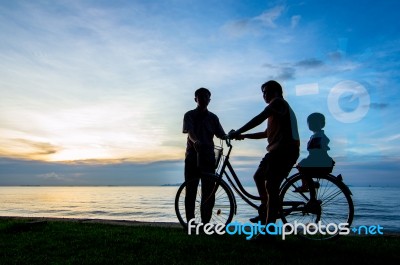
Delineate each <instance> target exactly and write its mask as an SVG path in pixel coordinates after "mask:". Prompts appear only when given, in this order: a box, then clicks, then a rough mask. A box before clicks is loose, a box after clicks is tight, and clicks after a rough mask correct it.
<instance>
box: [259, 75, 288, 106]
mask: <svg viewBox="0 0 400 265" xmlns="http://www.w3.org/2000/svg"><path fill="white" fill-rule="evenodd" d="M261 91H262V92H263V94H264V100H265V102H267V103H270V102H271V100H272V99H274V98H276V97H278V98H283V90H282V87H281V85H280V84H279V83H278V82H276V81H274V80H270V81H268V82H265V83H264V84H263V85H262V86H261Z"/></svg>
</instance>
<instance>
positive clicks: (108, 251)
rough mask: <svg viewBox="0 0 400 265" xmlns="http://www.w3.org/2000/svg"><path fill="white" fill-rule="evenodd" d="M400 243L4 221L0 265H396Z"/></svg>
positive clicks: (386, 238)
mask: <svg viewBox="0 0 400 265" xmlns="http://www.w3.org/2000/svg"><path fill="white" fill-rule="evenodd" d="M399 246H400V237H398V236H375V237H355V236H346V237H342V238H340V239H339V240H337V241H332V242H310V241H304V240H300V239H298V238H296V237H290V238H288V239H287V240H285V241H282V240H278V241H277V242H276V243H274V244H272V245H271V244H268V245H265V244H257V243H253V242H249V241H246V240H245V238H244V237H242V236H229V235H224V236H216V235H215V236H207V235H200V236H188V235H187V233H186V231H184V230H183V229H178V228H167V227H151V226H121V225H110V224H91V223H79V222H67V221H46V222H38V223H29V222H28V220H14V219H0V264H111V263H113V264H178V263H179V264H190V265H194V264H319V265H321V264H385V263H387V264H398V262H399V261H400V253H399Z"/></svg>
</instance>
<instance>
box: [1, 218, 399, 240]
mask: <svg viewBox="0 0 400 265" xmlns="http://www.w3.org/2000/svg"><path fill="white" fill-rule="evenodd" d="M0 220H17V221H18V220H22V221H28V222H31V223H40V222H74V223H81V224H107V225H118V226H150V227H160V228H176V229H178V228H180V229H183V227H182V226H181V224H180V223H177V222H176V223H174V222H145V221H136V220H113V219H96V218H69V217H27V216H0ZM347 236H359V237H375V236H377V237H379V236H382V237H400V232H387V233H384V234H383V235H355V234H349V235H347Z"/></svg>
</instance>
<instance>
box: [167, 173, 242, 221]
mask: <svg viewBox="0 0 400 265" xmlns="http://www.w3.org/2000/svg"><path fill="white" fill-rule="evenodd" d="M204 183H208V185H210V183H211V185H212V192H213V194H214V195H215V202H214V206H213V207H212V206H211V208H212V209H211V218H210V220H209V221H208V223H211V224H213V225H217V224H228V223H230V222H231V221H232V218H233V215H234V213H235V205H236V203H235V198H234V196H233V194H232V191H231V189H230V188H229V186H228V185H227V184H226V183H225V182H224V181H223V180H221V179H218V178H217V177H215V176H214V175H204V176H202V177H201V179H200V180H199V179H193V180H189V181H185V182H184V183H183V184H182V185H181V186H180V187H179V189H178V192H177V193H176V196H175V212H176V216H177V217H178V220H179V222H180V223H181V225H182V226H183V227H184V228H185V229H187V223H188V222H189V221H190V220H187V219H188V218H189V217H188V216H192V214H189V213H187V211H186V205H185V201H186V196H187V190H188V189H189V188H188V187H191V189H192V190H193V186H194V187H195V193H196V195H195V205H194V219H195V221H194V223H195V224H199V223H204V220H202V214H201V211H202V208H203V207H204V205H205V204H207V203H209V200H210V196H209V194H208V195H205V196H207V198H205V197H204V194H207V193H204V186H205V185H204ZM208 218H209V217H208ZM208 218H207V219H208ZM206 222H207V221H206Z"/></svg>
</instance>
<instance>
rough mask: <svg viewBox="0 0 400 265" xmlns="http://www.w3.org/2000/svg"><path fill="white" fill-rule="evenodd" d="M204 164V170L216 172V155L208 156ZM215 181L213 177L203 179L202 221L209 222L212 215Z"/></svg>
mask: <svg viewBox="0 0 400 265" xmlns="http://www.w3.org/2000/svg"><path fill="white" fill-rule="evenodd" d="M203 161H206V162H205V163H204V164H203V166H202V171H203V172H207V173H210V174H214V173H215V158H214V156H210V157H207V160H203ZM215 188H216V187H215V182H214V181H212V180H211V179H207V178H204V179H202V180H201V191H202V196H201V221H202V222H203V223H209V222H210V220H211V217H212V211H213V208H214V205H215V192H216V190H215Z"/></svg>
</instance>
